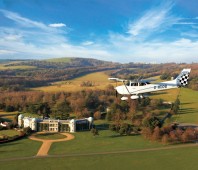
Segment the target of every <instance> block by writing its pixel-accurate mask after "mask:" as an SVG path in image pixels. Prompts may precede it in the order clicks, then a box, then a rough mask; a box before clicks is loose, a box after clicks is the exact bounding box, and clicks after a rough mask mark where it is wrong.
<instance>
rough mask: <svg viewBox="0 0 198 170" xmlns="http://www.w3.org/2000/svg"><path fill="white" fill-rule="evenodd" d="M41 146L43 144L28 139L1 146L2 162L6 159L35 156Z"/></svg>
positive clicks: (0, 157)
mask: <svg viewBox="0 0 198 170" xmlns="http://www.w3.org/2000/svg"><path fill="white" fill-rule="evenodd" d="M41 144H42V142H37V141H33V140H30V139H27V138H23V139H20V140H16V141H14V142H8V143H4V144H0V160H1V159H5V158H17V157H24V156H34V155H36V153H37V152H38V150H39V148H40V146H41ZM1 165H2V163H1Z"/></svg>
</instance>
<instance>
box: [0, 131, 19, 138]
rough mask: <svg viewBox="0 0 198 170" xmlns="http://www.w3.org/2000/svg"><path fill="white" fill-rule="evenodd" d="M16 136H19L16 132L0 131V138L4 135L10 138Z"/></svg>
mask: <svg viewBox="0 0 198 170" xmlns="http://www.w3.org/2000/svg"><path fill="white" fill-rule="evenodd" d="M18 134H19V132H18V131H16V130H0V138H1V136H4V135H6V136H10V137H11V136H15V135H18Z"/></svg>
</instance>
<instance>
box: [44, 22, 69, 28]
mask: <svg viewBox="0 0 198 170" xmlns="http://www.w3.org/2000/svg"><path fill="white" fill-rule="evenodd" d="M48 26H49V27H53V28H60V27H66V25H65V24H63V23H54V24H49V25H48Z"/></svg>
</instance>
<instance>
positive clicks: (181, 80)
mask: <svg viewBox="0 0 198 170" xmlns="http://www.w3.org/2000/svg"><path fill="white" fill-rule="evenodd" d="M190 71H191V69H189V68H188V69H183V70H182V71H181V73H180V74H179V75H178V77H177V78H176V79H174V80H170V81H165V82H160V83H157V84H151V83H150V82H151V81H149V80H137V81H131V80H123V79H119V78H109V80H114V81H119V82H122V83H123V85H121V86H117V87H115V90H116V91H117V92H118V93H119V94H121V95H123V97H122V98H121V100H128V96H126V95H130V96H131V97H130V98H131V99H132V100H133V99H139V98H143V97H146V96H145V95H144V96H143V94H145V93H150V92H155V91H160V90H168V89H173V88H179V87H182V86H186V85H187V84H188V79H189V74H190Z"/></svg>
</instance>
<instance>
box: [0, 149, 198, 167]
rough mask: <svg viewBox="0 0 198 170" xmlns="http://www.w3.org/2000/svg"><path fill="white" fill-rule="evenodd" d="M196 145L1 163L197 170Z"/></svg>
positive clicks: (33, 165) (4, 165)
mask: <svg viewBox="0 0 198 170" xmlns="http://www.w3.org/2000/svg"><path fill="white" fill-rule="evenodd" d="M197 152H198V147H191V148H177V149H171V150H158V151H147V152H137V153H124V154H109V155H94V156H93V155H91V156H71V157H61V158H37V159H29V160H12V161H6V162H1V168H2V169H27V167H28V169H29V170H34V169H37V170H42V169H70V170H82V169H87V170H91V169H94V170H101V169H103V170H120V169H122V170H128V169H135V170H144V169H147V170H159V169H160V170H176V169H181V170H187V169H188V170H197V166H198V162H197Z"/></svg>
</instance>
